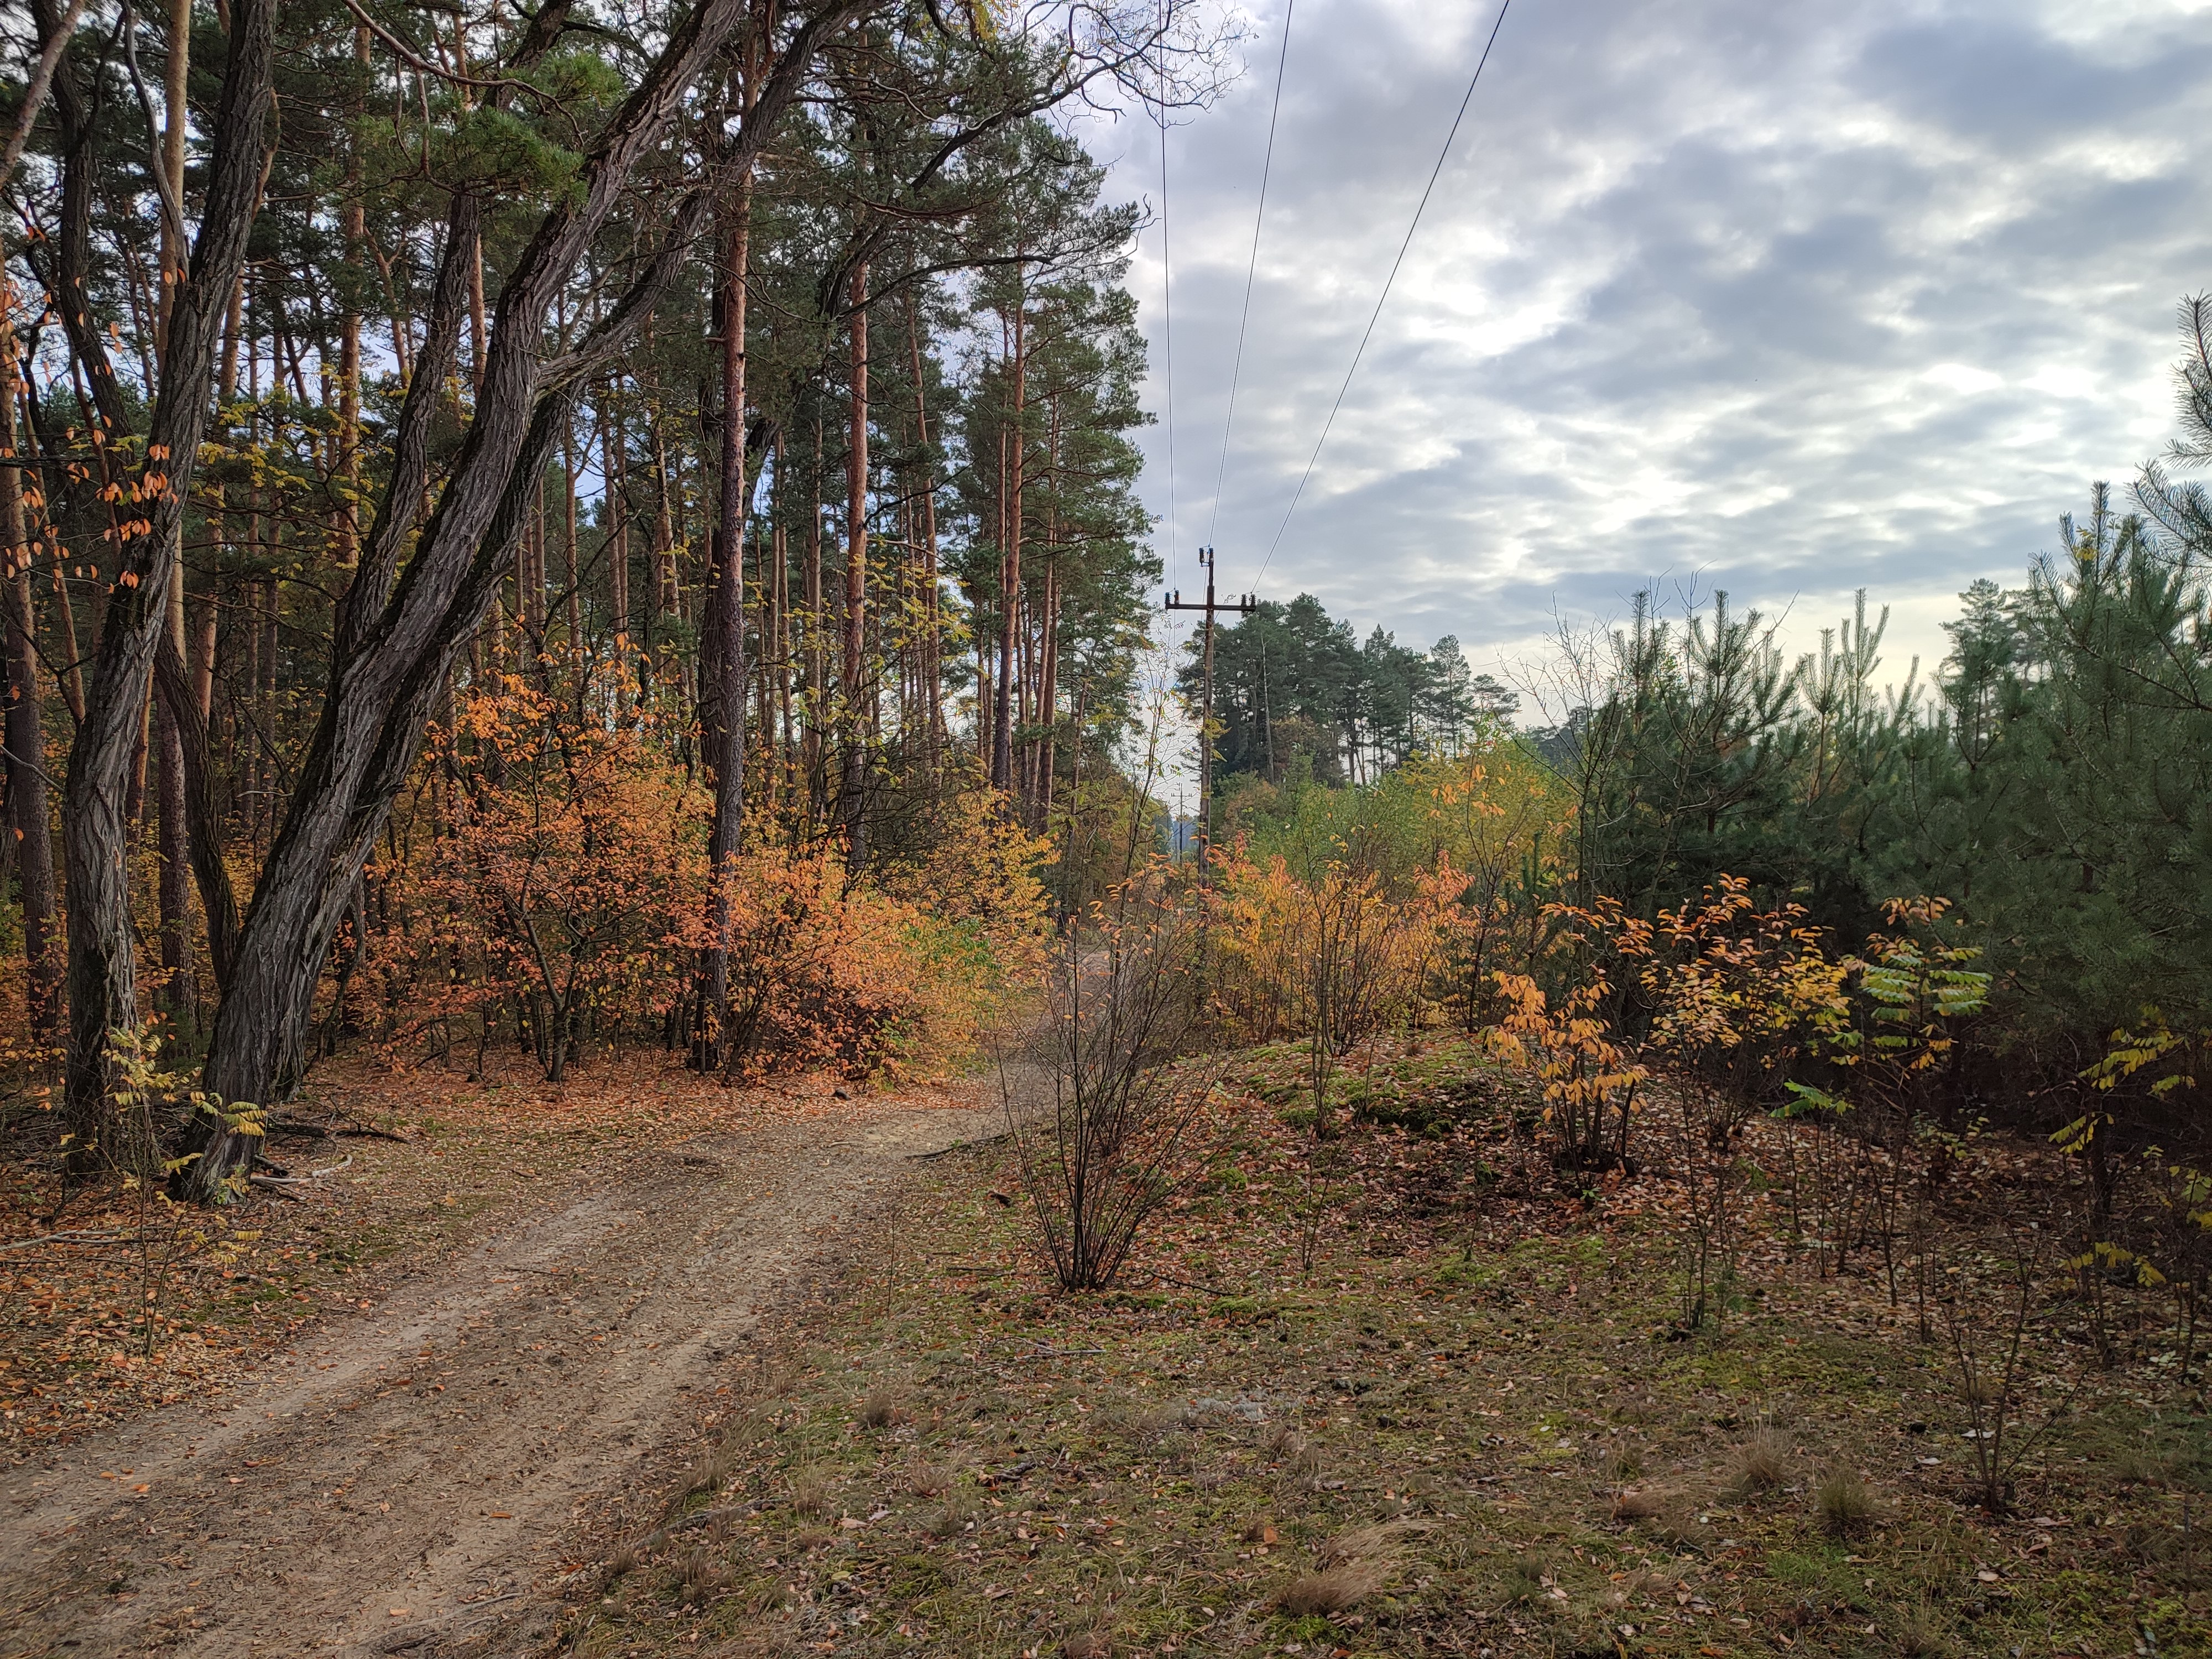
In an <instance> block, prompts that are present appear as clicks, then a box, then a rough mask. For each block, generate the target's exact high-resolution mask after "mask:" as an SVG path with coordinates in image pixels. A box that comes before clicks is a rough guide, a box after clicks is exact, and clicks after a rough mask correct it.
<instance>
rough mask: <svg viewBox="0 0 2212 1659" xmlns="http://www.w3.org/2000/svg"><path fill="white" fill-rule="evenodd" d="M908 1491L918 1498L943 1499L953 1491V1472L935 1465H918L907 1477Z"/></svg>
mask: <svg viewBox="0 0 2212 1659" xmlns="http://www.w3.org/2000/svg"><path fill="white" fill-rule="evenodd" d="M906 1489H907V1490H908V1492H912V1493H913V1494H914V1495H915V1497H916V1498H942V1497H944V1496H945V1493H947V1492H951V1490H952V1471H951V1470H950V1469H947V1468H939V1466H938V1465H936V1464H934V1463H916V1464H915V1466H914V1468H913V1469H912V1470H911V1471H910V1472H909V1473H908V1475H907V1478H906Z"/></svg>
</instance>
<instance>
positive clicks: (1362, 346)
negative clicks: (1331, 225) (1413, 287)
mask: <svg viewBox="0 0 2212 1659" xmlns="http://www.w3.org/2000/svg"><path fill="white" fill-rule="evenodd" d="M1512 8H1513V0H1504V4H1502V5H1500V6H1499V7H1498V21H1496V22H1494V23H1492V25H1491V26H1490V38H1489V39H1488V40H1486V41H1484V42H1483V45H1482V56H1481V57H1480V58H1477V59H1475V64H1474V74H1473V75H1471V76H1468V82H1467V93H1466V95H1465V96H1463V97H1462V98H1461V100H1459V113H1458V114H1456V115H1455V116H1453V117H1452V124H1451V131H1449V132H1447V133H1446V134H1444V142H1443V148H1442V149H1439V150H1438V151H1437V164H1436V166H1435V167H1431V169H1430V170H1429V182H1428V185H1427V186H1426V187H1425V189H1424V190H1423V191H1421V199H1420V201H1419V203H1418V204H1415V206H1414V208H1413V222H1412V223H1410V224H1408V225H1407V227H1406V239H1405V240H1403V241H1401V242H1400V243H1399V244H1398V257H1397V258H1395V259H1393V260H1392V261H1391V262H1390V274H1389V276H1386V277H1384V278H1383V291H1382V293H1380V294H1378V295H1376V296H1375V309H1374V311H1373V312H1372V313H1370V314H1369V316H1368V319H1367V329H1366V331H1365V332H1364V333H1363V334H1362V335H1361V336H1360V337H1359V349H1358V350H1356V351H1354V352H1353V353H1352V367H1351V368H1347V369H1346V370H1345V371H1344V384H1343V385H1342V386H1339V387H1337V389H1336V401H1335V402H1334V403H1333V404H1330V405H1329V407H1328V419H1327V420H1326V421H1323V422H1322V427H1321V436H1320V437H1319V438H1317V439H1316V440H1315V441H1314V447H1313V453H1312V454H1311V455H1310V456H1308V457H1307V458H1306V470H1305V471H1304V473H1302V474H1300V475H1299V477H1298V487H1297V489H1294V490H1292V491H1291V504H1290V505H1289V506H1288V507H1285V508H1284V509H1283V521H1282V523H1280V524H1279V525H1277V526H1275V539H1274V540H1273V541H1272V542H1269V543H1268V544H1267V557H1266V558H1264V559H1262V560H1261V561H1260V574H1261V575H1263V576H1264V575H1265V574H1267V566H1268V565H1269V564H1270V563H1272V562H1273V560H1274V557H1275V550H1276V549H1277V548H1278V547H1279V546H1281V545H1282V542H1283V532H1285V530H1287V529H1289V528H1290V526H1291V513H1295V512H1297V510H1298V499H1299V497H1300V496H1302V495H1304V494H1305V493H1306V484H1307V482H1308V481H1309V480H1310V479H1311V478H1312V477H1313V471H1314V463H1315V462H1316V461H1318V460H1320V459H1321V450H1322V445H1323V444H1325V443H1327V442H1328V433H1329V428H1331V427H1333V426H1334V425H1335V424H1336V412H1337V410H1340V409H1342V408H1343V407H1344V394H1345V393H1346V392H1349V391H1350V390H1351V389H1352V376H1353V375H1354V374H1358V372H1359V360H1360V359H1361V358H1362V357H1364V356H1366V355H1367V343H1368V341H1369V340H1370V339H1372V338H1373V337H1374V336H1375V325H1376V321H1377V320H1379V319H1381V317H1382V315H1383V302H1384V301H1387V300H1388V299H1389V297H1390V286H1391V284H1392V283H1395V282H1396V281H1397V280H1398V267H1399V266H1400V265H1402V264H1405V263H1406V250H1407V248H1409V247H1411V246H1413V233H1414V232H1415V231H1416V230H1418V229H1419V228H1420V225H1421V215H1422V214H1423V213H1424V212H1425V211H1426V210H1427V209H1428V205H1429V197H1430V196H1431V194H1432V193H1433V192H1434V191H1435V190H1436V187H1437V179H1438V178H1439V177H1440V176H1441V175H1442V174H1443V170H1444V162H1445V161H1446V159H1447V158H1448V157H1449V155H1451V147H1452V140H1453V139H1455V138H1456V137H1459V127H1460V123H1461V122H1462V121H1464V120H1465V119H1466V118H1467V108H1468V105H1469V104H1471V103H1473V102H1474V88H1475V83H1476V82H1479V81H1480V80H1481V79H1482V66H1483V65H1484V64H1487V63H1488V62H1489V61H1490V49H1491V48H1492V46H1496V45H1497V44H1498V30H1499V29H1501V28H1503V27H1505V14H1506V13H1507V12H1508V11H1510V10H1511V9H1512Z"/></svg>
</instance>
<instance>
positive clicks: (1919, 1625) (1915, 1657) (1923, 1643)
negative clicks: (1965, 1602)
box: [1890, 1601, 1959, 1659]
mask: <svg viewBox="0 0 2212 1659" xmlns="http://www.w3.org/2000/svg"><path fill="white" fill-rule="evenodd" d="M1890 1640H1891V1642H1892V1644H1893V1645H1894V1646H1895V1647H1896V1649H1897V1651H1898V1652H1899V1654H1900V1655H1902V1656H1903V1659H1951V1656H1952V1655H1954V1654H1955V1653H1957V1652H1958V1650H1959V1644H1957V1643H1956V1642H1954V1641H1953V1640H1952V1639H1951V1636H1950V1632H1948V1631H1946V1630H1945V1629H1944V1628H1943V1619H1942V1614H1940V1613H1937V1612H1936V1609H1935V1608H1934V1607H1930V1606H1929V1604H1928V1603H1927V1602H1925V1601H1921V1602H1918V1603H1917V1604H1915V1605H1914V1606H1912V1607H1907V1608H1906V1609H1905V1613H1904V1615H1903V1617H1901V1618H1900V1619H1899V1620H1898V1621H1897V1625H1896V1627H1895V1628H1894V1629H1893V1631H1892V1632H1890Z"/></svg>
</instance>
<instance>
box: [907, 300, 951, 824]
mask: <svg viewBox="0 0 2212 1659" xmlns="http://www.w3.org/2000/svg"><path fill="white" fill-rule="evenodd" d="M920 313H921V306H920V305H919V304H918V303H917V302H916V301H915V299H914V297H913V296H912V295H908V299H907V309H906V337H907V346H908V351H909V353H910V355H911V356H912V357H913V360H914V427H915V444H916V446H917V447H919V448H920V449H921V453H922V463H921V617H922V626H921V664H920V667H921V702H922V713H923V717H924V718H925V719H926V720H927V721H928V727H927V737H926V738H924V739H923V750H924V753H925V754H926V756H927V766H928V770H929V775H930V779H931V781H933V782H934V781H935V780H936V777H937V773H938V756H939V752H940V746H941V744H943V741H944V738H945V690H944V688H945V675H944V661H943V656H944V648H945V647H944V635H943V626H942V624H941V623H940V622H939V617H938V594H937V469H936V468H935V467H933V466H932V465H930V464H929V459H928V457H929V383H928V381H927V380H926V379H925V378H924V377H923V374H922V356H921V316H920Z"/></svg>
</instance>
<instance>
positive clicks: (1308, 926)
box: [1212, 845, 1435, 1054]
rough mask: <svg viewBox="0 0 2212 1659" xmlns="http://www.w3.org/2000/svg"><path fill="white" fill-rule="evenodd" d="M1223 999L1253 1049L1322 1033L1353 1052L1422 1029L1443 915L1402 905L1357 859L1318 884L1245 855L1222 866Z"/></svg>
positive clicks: (1217, 890)
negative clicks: (1396, 1027)
mask: <svg viewBox="0 0 2212 1659" xmlns="http://www.w3.org/2000/svg"><path fill="white" fill-rule="evenodd" d="M1212 916H1213V926H1214V946H1215V957H1214V963H1213V979H1212V989H1213V994H1214V1000H1215V1005H1216V1007H1217V1010H1218V1012H1219V1014H1220V1015H1221V1017H1222V1018H1224V1019H1225V1021H1226V1022H1227V1024H1229V1025H1230V1026H1231V1029H1232V1030H1235V1031H1236V1033H1237V1036H1239V1037H1240V1038H1242V1039H1243V1041H1245V1042H1272V1041H1273V1040H1274V1039H1276V1038H1277V1037H1279V1036H1312V1035H1314V1034H1315V1033H1316V1032H1319V1033H1321V1034H1322V1036H1323V1037H1324V1038H1325V1040H1326V1044H1327V1046H1328V1048H1329V1049H1330V1050H1332V1051H1333V1052H1334V1053H1335V1054H1343V1053H1344V1052H1345V1051H1346V1049H1347V1048H1350V1047H1351V1046H1352V1044H1353V1043H1355V1042H1358V1040H1359V1039H1361V1038H1362V1037H1364V1036H1369V1035H1370V1034H1371V1033H1372V1032H1374V1031H1376V1030H1379V1029H1381V1028H1382V1027H1383V1026H1384V1025H1385V1024H1389V1022H1390V1021H1391V1020H1393V1019H1396V1018H1408V1019H1417V1018H1419V1014H1420V1012H1421V1006H1422V987H1423V983H1424V981H1425V979H1426V977H1427V975H1428V970H1429V968H1430V965H1431V961H1432V959H1433V954H1434V941H1435V932H1434V916H1433V913H1432V910H1431V907H1430V906H1429V905H1428V904H1426V903H1425V902H1423V901H1422V899H1421V898H1419V896H1416V897H1414V898H1412V899H1407V900H1396V899H1393V898H1391V897H1390V896H1389V895H1388V894H1387V893H1386V891H1385V890H1384V888H1383V882H1382V879H1381V878H1380V877H1379V876H1378V875H1377V873H1376V872H1375V871H1373V870H1371V869H1369V868H1366V867H1364V866H1363V865H1362V864H1361V863H1360V861H1359V860H1357V859H1356V858H1351V857H1346V858H1338V859H1333V860H1329V861H1328V863H1327V864H1326V865H1325V866H1322V868H1321V869H1319V870H1317V871H1316V872H1314V873H1313V874H1312V876H1311V877H1310V878H1301V877H1300V876H1299V875H1297V873H1296V872H1293V871H1292V870H1291V867H1290V865H1289V863H1288V861H1287V860H1285V859H1284V858H1283V857H1282V856H1281V855H1279V854H1277V855H1274V856H1272V857H1268V858H1266V859H1255V858H1252V857H1250V856H1249V854H1247V853H1246V852H1245V850H1244V848H1243V847H1242V846H1241V845H1240V846H1238V847H1237V848H1231V850H1230V851H1228V852H1227V853H1226V854H1219V855H1218V857H1217V863H1216V868H1215V873H1214V878H1213V911H1212Z"/></svg>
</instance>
